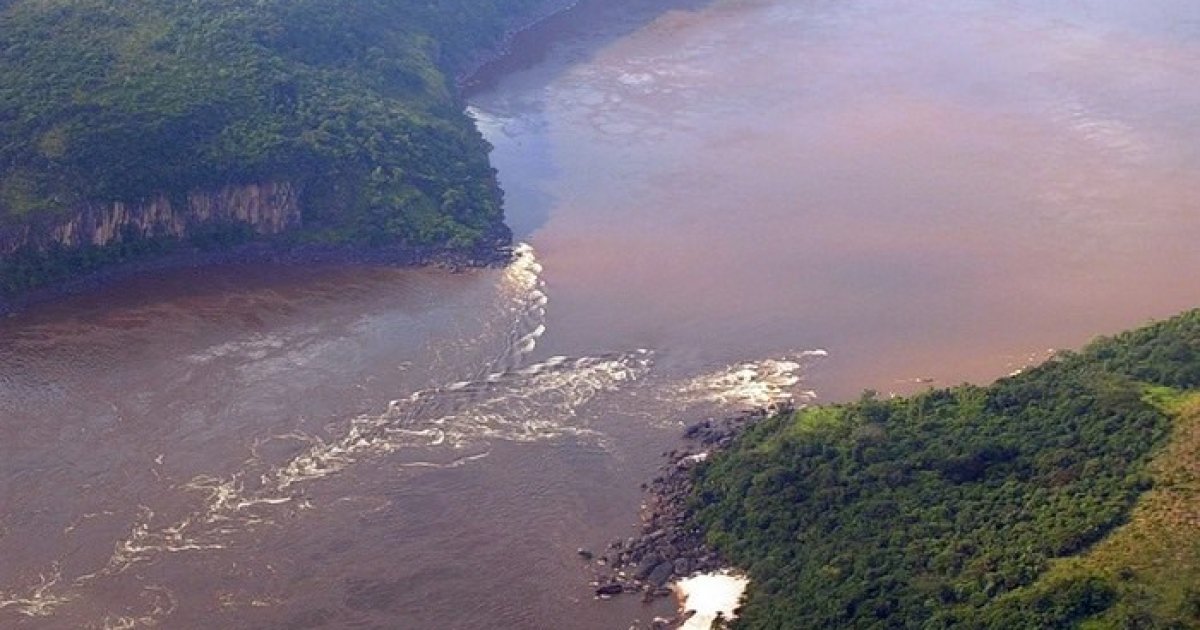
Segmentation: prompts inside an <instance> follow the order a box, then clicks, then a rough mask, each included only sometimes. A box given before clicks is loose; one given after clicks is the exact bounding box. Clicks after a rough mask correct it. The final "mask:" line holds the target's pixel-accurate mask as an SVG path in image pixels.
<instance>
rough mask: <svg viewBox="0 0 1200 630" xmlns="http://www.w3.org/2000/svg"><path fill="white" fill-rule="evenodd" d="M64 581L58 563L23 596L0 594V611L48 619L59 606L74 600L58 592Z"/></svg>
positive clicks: (40, 576)
mask: <svg viewBox="0 0 1200 630" xmlns="http://www.w3.org/2000/svg"><path fill="white" fill-rule="evenodd" d="M61 580H62V567H61V565H59V564H58V563H57V562H56V563H54V564H53V565H52V566H51V567H50V572H49V573H43V574H41V575H39V576H38V583H37V584H35V585H33V586H32V587H30V588H29V589H28V591H26V592H25V594H23V595H18V594H16V593H0V610H5V609H12V610H16V611H17V612H18V613H20V614H21V615H24V616H26V617H47V616H50V615H52V614H54V611H55V609H57V608H58V607H59V606H61V605H63V604H65V603H67V602H69V601H71V600H72V599H74V597H73V596H71V595H70V594H68V593H62V592H57V591H58V589H57V587H58V586H59V582H60V581H61Z"/></svg>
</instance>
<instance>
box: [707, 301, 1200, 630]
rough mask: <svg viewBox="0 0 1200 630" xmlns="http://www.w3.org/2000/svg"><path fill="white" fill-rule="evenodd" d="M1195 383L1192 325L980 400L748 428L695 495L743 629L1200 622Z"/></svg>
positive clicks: (1031, 375) (1096, 352)
mask: <svg viewBox="0 0 1200 630" xmlns="http://www.w3.org/2000/svg"><path fill="white" fill-rule="evenodd" d="M1198 387H1200V311H1193V312H1190V313H1187V314H1184V315H1181V316H1179V317H1177V318H1174V319H1172V320H1169V321H1166V322H1162V323H1158V324H1155V325H1152V326H1149V327H1146V328H1143V329H1140V330H1137V331H1133V332H1130V333H1125V334H1122V335H1119V336H1117V337H1114V338H1111V339H1102V340H1099V341H1097V342H1096V343H1094V344H1092V345H1091V346H1089V347H1088V348H1087V349H1085V350H1084V351H1082V352H1080V353H1078V354H1074V353H1067V354H1064V355H1061V356H1059V357H1058V358H1056V359H1054V360H1052V361H1050V362H1048V363H1047V364H1045V365H1043V366H1040V367H1038V368H1036V369H1033V370H1031V371H1029V372H1027V373H1024V374H1021V375H1018V376H1015V377H1011V378H1006V379H1003V380H1001V381H998V382H997V383H995V384H994V385H991V386H989V387H973V386H963V387H958V388H954V389H948V390H936V391H930V392H927V393H924V394H920V395H917V396H914V397H911V398H905V399H895V400H886V401H883V400H877V399H875V398H874V397H873V396H869V395H868V396H864V398H863V399H862V400H860V401H859V402H857V403H854V404H848V405H837V406H830V407H821V408H815V409H810V410H804V411H800V412H798V413H795V414H792V415H787V416H781V417H775V418H772V419H769V420H767V421H764V422H762V423H760V424H758V425H756V426H755V427H753V428H752V429H750V430H749V431H748V432H747V433H745V434H744V435H743V436H742V437H741V439H740V440H739V441H738V443H737V444H736V445H735V446H734V447H733V448H732V449H730V450H729V451H727V452H725V453H722V454H720V455H719V456H717V457H714V458H712V460H711V461H710V462H709V463H707V464H706V465H704V466H701V467H699V469H698V473H697V484H696V492H695V495H694V501H695V502H696V506H697V514H698V516H697V525H698V526H700V527H702V528H703V529H705V530H706V532H707V537H708V540H709V542H710V543H711V544H713V545H715V546H716V547H717V548H718V549H720V550H721V551H722V552H724V553H725V555H726V556H727V557H728V558H729V559H731V560H732V561H733V562H734V563H735V564H737V565H739V566H741V567H744V568H746V569H748V571H749V573H750V576H751V578H752V585H751V590H750V593H749V596H748V600H747V603H746V606H745V611H744V615H743V616H742V617H741V618H740V619H739V620H738V623H737V627H742V628H810V627H811V628H824V627H830V628H833V627H853V628H937V627H964V628H968V627H969V628H979V627H991V628H1056V627H1064V628H1065V627H1076V626H1078V625H1080V624H1084V623H1088V624H1105V625H1102V626H1100V627H1197V626H1200V599H1198V596H1197V592H1196V590H1195V589H1194V587H1185V586H1183V584H1184V583H1186V580H1187V578H1186V576H1188V575H1191V576H1195V575H1196V558H1197V557H1198V554H1200V551H1198V550H1197V546H1196V545H1197V539H1196V538H1195V534H1196V529H1195V528H1196V527H1197V523H1196V522H1195V521H1196V514H1195V510H1194V509H1192V507H1189V506H1194V505H1195V500H1196V499H1197V496H1196V492H1197V488H1196V485H1195V479H1194V474H1193V473H1194V471H1192V470H1191V469H1192V468H1193V467H1194V466H1193V464H1194V461H1193V460H1194V457H1192V456H1191V455H1190V454H1189V450H1188V447H1187V446H1186V445H1187V444H1192V443H1194V439H1193V438H1194V435H1193V434H1194V427H1193V426H1192V424H1193V423H1194V415H1195V409H1194V398H1186V397H1185V394H1184V393H1183V392H1186V391H1190V390H1194V389H1196V388H1198ZM1171 400H1176V401H1179V400H1188V401H1192V402H1189V403H1188V404H1186V405H1185V404H1183V403H1177V404H1175V405H1174V406H1172V405H1170V404H1166V402H1165V401H1171ZM1170 436H1174V437H1173V438H1172V439H1171V440H1170V446H1169V447H1167V449H1166V450H1162V449H1163V445H1164V444H1167V443H1168V438H1169V437H1170ZM1189 458H1190V459H1189ZM1188 471H1191V472H1188ZM1189 475H1190V476H1189ZM1152 488H1153V490H1152ZM1147 491H1149V494H1146V493H1147ZM1139 497H1142V499H1141V503H1138V501H1139ZM1135 505H1136V506H1137V507H1136V509H1135ZM1131 518H1132V521H1131ZM1125 523H1129V524H1128V525H1125V526H1124V527H1123V528H1121V529H1118V528H1119V527H1121V526H1122V525H1123V524H1125ZM1160 530H1161V531H1160ZM1114 531H1115V532H1116V533H1115V534H1114ZM1164 532H1171V533H1170V534H1165V533H1164ZM1110 534H1111V535H1112V537H1111V538H1105V537H1106V536H1109V535H1110ZM1122 550H1124V551H1122ZM1132 550H1137V551H1132ZM1079 554H1085V555H1083V556H1080V557H1079V558H1078V560H1059V559H1060V558H1071V557H1075V556H1079ZM1181 580H1183V582H1181ZM1188 588H1191V590H1188ZM1135 618H1145V619H1150V620H1151V621H1152V622H1153V623H1152V624H1151V625H1136V624H1135V625H1134V626H1129V625H1122V624H1123V623H1124V621H1126V620H1129V619H1135ZM1147 623H1151V622H1147Z"/></svg>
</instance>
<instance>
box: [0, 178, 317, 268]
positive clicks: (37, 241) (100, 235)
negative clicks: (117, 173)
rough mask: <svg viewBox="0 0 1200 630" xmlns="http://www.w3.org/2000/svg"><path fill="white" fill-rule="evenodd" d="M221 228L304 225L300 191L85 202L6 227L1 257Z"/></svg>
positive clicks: (286, 187)
mask: <svg viewBox="0 0 1200 630" xmlns="http://www.w3.org/2000/svg"><path fill="white" fill-rule="evenodd" d="M177 201H178V200H177ZM218 224H222V225H228V224H245V225H249V226H251V227H252V228H253V229H254V230H255V231H257V232H258V233H259V234H264V235H266V234H278V233H280V232H283V231H285V230H288V229H291V228H294V227H298V226H299V225H300V203H299V191H298V190H297V189H296V187H295V186H294V185H293V184H290V183H287V182H264V183H259V184H248V185H238V186H226V187H224V188H220V189H217V190H215V191H203V192H200V191H197V192H193V193H190V194H189V195H188V196H187V199H186V201H183V202H182V203H177V202H172V200H171V199H170V198H168V197H167V196H164V195H159V196H156V197H152V198H150V199H146V200H143V201H139V202H135V203H125V202H112V203H91V204H85V205H83V206H81V207H79V208H77V209H75V210H73V211H71V212H67V213H63V214H59V215H56V216H53V217H46V218H42V219H39V220H37V221H33V222H30V223H26V224H20V225H11V226H7V225H0V257H3V256H7V255H10V254H13V253H15V252H17V251H21V250H29V249H33V250H36V251H44V250H46V249H49V248H51V247H53V246H54V245H58V246H61V247H63V248H65V249H75V248H79V247H84V246H87V245H95V246H103V245H108V244H110V243H114V242H119V241H120V240H121V239H123V238H125V237H126V235H129V234H132V235H136V236H137V237H163V236H168V237H170V236H174V237H186V236H188V235H189V234H190V233H192V232H193V231H194V230H195V229H196V228H198V227H201V226H207V225H218Z"/></svg>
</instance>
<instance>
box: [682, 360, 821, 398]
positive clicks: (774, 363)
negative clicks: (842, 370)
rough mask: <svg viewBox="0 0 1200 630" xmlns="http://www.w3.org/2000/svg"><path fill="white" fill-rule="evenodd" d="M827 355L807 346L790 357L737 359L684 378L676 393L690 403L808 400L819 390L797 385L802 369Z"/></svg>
mask: <svg viewBox="0 0 1200 630" xmlns="http://www.w3.org/2000/svg"><path fill="white" fill-rule="evenodd" d="M827 356H829V353H828V352H826V351H825V350H807V351H804V352H799V353H797V354H795V355H794V356H791V357H782V358H774V359H763V360H760V361H748V362H744V363H737V364H734V365H730V366H727V367H725V368H723V369H720V370H717V371H715V372H710V373H708V374H704V375H701V376H698V377H695V378H692V379H689V380H687V381H685V382H684V383H683V384H681V385H679V386H677V387H676V389H675V391H674V396H675V397H676V398H677V399H678V400H680V401H682V402H684V403H689V404H694V403H700V402H708V403H716V404H720V405H724V406H733V407H751V408H756V407H771V406H775V405H781V404H784V403H793V404H794V403H804V402H808V401H811V400H813V399H814V398H815V397H816V393H815V392H813V391H811V390H801V389H798V388H797V385H799V384H800V382H801V380H802V379H801V372H802V371H803V370H804V368H806V367H807V366H808V365H809V364H810V363H811V361H812V360H814V359H820V358H824V357H827Z"/></svg>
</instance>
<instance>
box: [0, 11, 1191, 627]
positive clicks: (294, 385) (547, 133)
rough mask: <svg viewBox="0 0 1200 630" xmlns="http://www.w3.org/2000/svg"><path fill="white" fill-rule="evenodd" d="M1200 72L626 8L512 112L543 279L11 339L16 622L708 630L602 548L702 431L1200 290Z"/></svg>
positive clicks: (563, 39) (893, 385)
mask: <svg viewBox="0 0 1200 630" xmlns="http://www.w3.org/2000/svg"><path fill="white" fill-rule="evenodd" d="M614 4H617V5H620V6H611V5H614ZM605 5H609V6H605ZM1197 67H1200V5H1197V4H1196V3H1194V2H1190V1H1189V2H1185V1H1183V0H1147V1H1143V2H1137V3H1131V2H1118V1H1115V0H1071V1H1070V2H1067V1H1053V0H1052V1H1039V2H1034V1H1032V0H1029V1H1025V0H1003V1H1001V0H991V1H987V2H984V1H977V0H954V1H951V0H944V1H939V0H915V1H913V2H904V3H897V2H884V1H882V0H874V1H872V0H838V1H836V2H834V1H827V0H811V1H808V0H711V1H703V0H662V1H659V2H651V1H649V0H630V1H629V2H623V3H603V2H599V1H596V2H593V3H591V4H588V3H587V2H585V3H584V5H582V6H581V7H579V8H578V9H577V10H575V11H573V12H571V13H569V14H567V15H565V16H560V17H559V18H556V19H553V20H550V21H549V22H547V23H545V24H544V25H543V26H542V27H540V28H536V29H534V30H533V31H531V32H529V33H527V34H525V35H523V36H522V37H520V38H519V39H518V41H517V43H516V47H515V50H514V54H513V55H512V56H511V57H509V58H506V59H505V60H502V61H501V62H499V63H497V64H493V66H491V67H489V68H487V69H485V71H484V72H483V74H482V75H481V76H480V77H479V79H480V81H479V84H478V85H477V86H476V87H474V88H473V89H472V92H471V94H470V102H471V111H472V113H473V115H474V116H475V117H476V119H477V120H478V121H479V125H480V128H481V130H482V131H483V132H484V133H485V135H486V136H487V137H488V139H489V140H490V141H491V142H492V143H493V144H494V145H495V147H496V149H495V153H494V155H493V158H494V161H495V164H496V166H497V168H498V169H499V171H500V178H501V182H502V184H503V186H504V188H505V189H506V191H507V202H506V206H507V208H508V214H509V218H510V223H511V225H512V226H513V228H514V230H515V231H516V232H517V234H518V238H519V239H520V240H522V241H523V242H525V243H528V245H527V246H522V247H521V248H519V250H518V257H517V260H516V261H515V262H514V263H513V264H512V265H511V266H510V267H509V268H507V269H495V270H475V271H469V272H466V273H459V274H452V273H449V272H445V271H439V270H392V269H378V268H347V267H318V268H310V269H298V268H277V267H244V266H242V267H214V268H208V269H203V270H184V271H176V272H167V273H159V274H154V275H149V276H146V277H143V278H139V279H136V280H131V281H128V282H123V283H121V284H119V285H116V286H110V287H107V288H106V289H104V290H103V291H102V292H97V293H93V294H88V295H83V296H78V297H75V298H71V299H67V300H63V301H60V302H58V303H55V304H51V305H45V306H42V307H39V308H36V309H34V310H32V311H29V312H27V313H25V314H22V315H20V316H17V317H14V318H10V319H8V320H7V321H4V322H2V323H0V627H5V628H7V627H15V628H106V627H107V628H132V627H153V626H156V625H157V626H159V627H166V628H218V627H219V628H304V627H312V628H315V627H328V628H342V627H361V628H596V629H601V628H627V627H629V626H630V625H631V624H633V623H634V622H635V621H637V620H641V621H643V622H644V621H647V620H649V619H650V618H651V617H653V616H654V615H661V614H666V613H668V612H669V611H670V608H671V604H670V603H669V602H659V603H657V604H654V605H650V606H646V605H643V604H641V603H640V602H638V601H637V600H636V598H626V599H618V600H614V601H611V602H599V601H595V600H594V599H593V598H592V597H591V591H590V589H589V588H588V585H587V578H588V576H589V573H588V570H587V568H586V566H584V564H583V563H582V561H581V560H580V559H578V558H577V557H576V555H575V553H574V551H575V549H576V548H577V547H580V546H582V547H589V548H598V547H601V546H603V545H604V543H605V542H607V541H608V540H610V539H612V538H615V537H622V536H625V535H627V534H628V533H630V532H631V526H632V525H633V524H634V522H635V521H636V518H637V509H638V503H639V500H640V490H639V489H638V485H639V483H640V482H642V481H644V480H645V479H647V478H648V477H649V476H650V475H652V474H653V470H654V468H655V466H656V465H657V464H658V463H659V454H660V453H661V451H663V450H664V449H668V448H671V446H672V445H673V444H674V441H675V439H676V436H677V435H678V431H679V426H680V423H682V422H686V421H691V420H695V419H699V418H703V417H705V415H706V414H713V413H728V412H730V411H732V410H734V409H737V408H741V407H746V406H752V405H756V404H761V403H764V402H768V401H771V400H777V399H780V398H784V397H787V396H792V397H794V398H796V399H798V400H799V401H801V402H805V401H807V400H809V399H811V398H813V397H815V398H816V400H818V401H820V400H840V399H846V398H850V397H853V396H855V395H856V393H857V392H859V391H861V390H862V389H864V388H872V389H876V390H879V391H881V392H885V393H887V392H898V393H902V392H908V391H913V390H916V389H921V388H925V387H928V386H930V385H931V384H932V385H942V384H953V383H957V382H960V381H963V380H973V381H986V380H988V379H991V378H995V377H998V376H1003V375H1005V374H1008V373H1010V372H1012V371H1014V370H1017V369H1020V368H1022V367H1024V366H1026V365H1028V364H1029V363H1031V362H1036V361H1039V360H1042V359H1044V358H1045V357H1046V356H1047V352H1048V351H1049V350H1050V349H1053V348H1062V347H1073V346H1077V345H1079V344H1081V343H1084V342H1086V341H1087V340H1088V339H1089V338H1091V337H1093V336H1094V335H1096V334H1099V333H1103V332H1112V331H1116V330H1119V329H1121V328H1125V327H1129V326H1133V325H1136V324H1139V323H1142V322H1144V321H1146V320H1148V319H1150V318H1156V317H1166V316H1169V315H1171V314H1173V313H1175V312H1177V311H1180V310H1183V309H1185V308H1189V307H1192V306H1196V305H1200V274H1197V273H1196V270H1197V269H1200V248H1197V247H1195V245H1194V244H1195V243H1196V242H1198V240H1200V208H1198V207H1197V203H1198V202H1197V199H1200V177H1197V171H1198V169H1200V74H1198V73H1196V71H1195V69H1196V68H1197Z"/></svg>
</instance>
